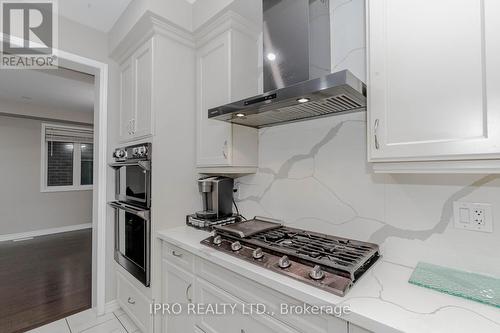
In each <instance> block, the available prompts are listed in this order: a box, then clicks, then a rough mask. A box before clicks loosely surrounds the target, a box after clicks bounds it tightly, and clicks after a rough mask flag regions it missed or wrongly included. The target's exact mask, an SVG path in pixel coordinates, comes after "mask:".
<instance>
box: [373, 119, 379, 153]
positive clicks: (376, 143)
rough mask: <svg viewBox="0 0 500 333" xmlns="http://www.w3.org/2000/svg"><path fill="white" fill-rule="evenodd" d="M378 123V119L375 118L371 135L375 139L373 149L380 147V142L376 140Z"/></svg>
mask: <svg viewBox="0 0 500 333" xmlns="http://www.w3.org/2000/svg"><path fill="white" fill-rule="evenodd" d="M378 123H379V120H378V119H375V125H374V126H373V127H374V128H373V137H374V139H375V149H377V150H378V149H379V148H380V144H379V142H378Z"/></svg>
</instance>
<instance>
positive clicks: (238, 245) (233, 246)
mask: <svg viewBox="0 0 500 333" xmlns="http://www.w3.org/2000/svg"><path fill="white" fill-rule="evenodd" d="M231 250H233V251H239V250H241V243H240V242H238V241H236V242H234V243H232V244H231Z"/></svg>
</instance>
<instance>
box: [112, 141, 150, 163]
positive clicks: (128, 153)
mask: <svg viewBox="0 0 500 333" xmlns="http://www.w3.org/2000/svg"><path fill="white" fill-rule="evenodd" d="M113 157H114V158H115V160H116V161H117V162H118V161H127V160H139V159H140V160H150V159H151V144H150V143H143V144H138V145H134V146H128V147H123V148H117V149H115V151H114V153H113Z"/></svg>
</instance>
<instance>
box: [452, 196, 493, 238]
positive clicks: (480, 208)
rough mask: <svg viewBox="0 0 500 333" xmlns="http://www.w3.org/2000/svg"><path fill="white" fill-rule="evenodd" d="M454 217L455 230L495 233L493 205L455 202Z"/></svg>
mask: <svg viewBox="0 0 500 333" xmlns="http://www.w3.org/2000/svg"><path fill="white" fill-rule="evenodd" d="M453 215H454V220H455V228H458V229H465V230H471V231H481V232H493V216H492V210H491V204H486V203H474V202H462V201H455V202H453Z"/></svg>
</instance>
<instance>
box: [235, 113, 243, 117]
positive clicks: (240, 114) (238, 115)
mask: <svg viewBox="0 0 500 333" xmlns="http://www.w3.org/2000/svg"><path fill="white" fill-rule="evenodd" d="M235 116H236V117H238V118H243V117H245V114H244V113H237V114H235Z"/></svg>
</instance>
